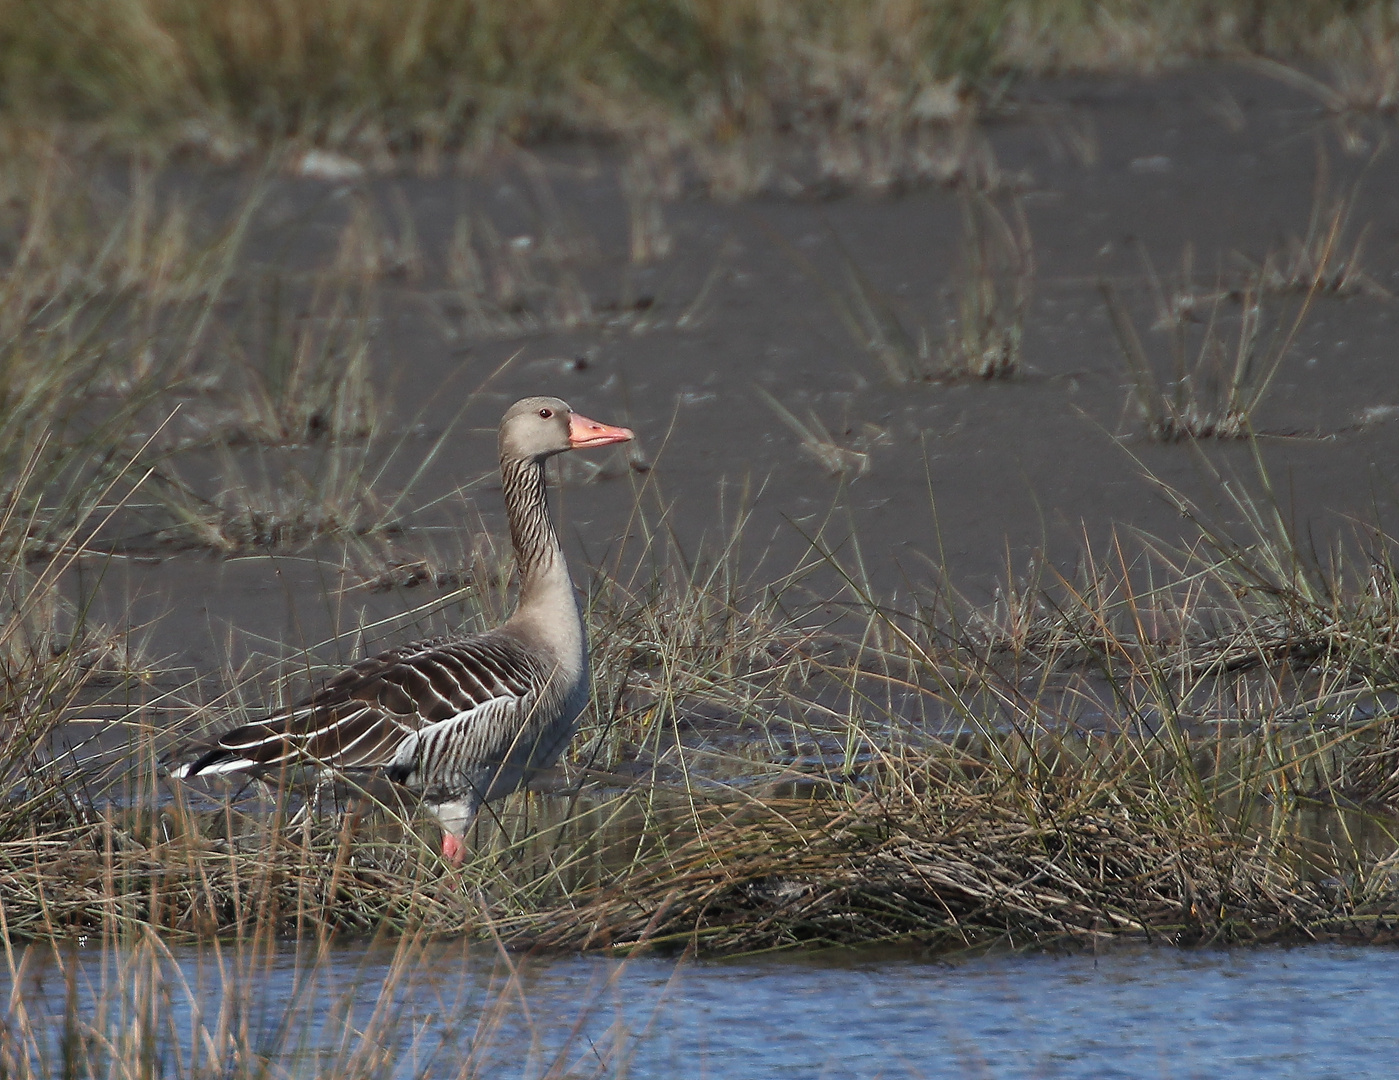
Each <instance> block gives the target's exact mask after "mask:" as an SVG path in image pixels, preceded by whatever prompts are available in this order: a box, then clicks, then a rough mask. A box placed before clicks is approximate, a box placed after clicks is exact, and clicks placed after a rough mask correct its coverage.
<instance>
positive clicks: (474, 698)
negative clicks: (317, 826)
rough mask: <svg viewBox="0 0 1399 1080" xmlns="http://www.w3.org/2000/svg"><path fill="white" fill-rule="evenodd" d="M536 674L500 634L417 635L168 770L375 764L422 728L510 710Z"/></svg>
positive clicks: (192, 772) (532, 686)
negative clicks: (442, 637)
mask: <svg viewBox="0 0 1399 1080" xmlns="http://www.w3.org/2000/svg"><path fill="white" fill-rule="evenodd" d="M539 675H540V673H539V670H538V665H537V664H535V663H534V662H533V658H532V657H531V656H530V655H529V653H528V652H527V651H526V650H525V649H524V648H523V647H522V646H521V645H519V644H518V643H516V642H515V641H514V640H513V639H512V638H510V637H508V636H506V635H503V634H500V633H499V632H491V633H487V634H481V635H478V636H475V637H470V638H461V639H456V640H452V639H447V640H434V641H421V642H415V643H413V644H411V645H406V646H403V647H401V648H397V649H391V650H389V651H388V652H383V653H379V654H378V655H376V656H371V657H368V658H366V659H364V660H361V661H359V662H358V663H356V664H354V665H353V666H352V667H349V668H346V669H345V670H344V671H342V672H340V673H339V674H338V675H336V676H335V677H334V678H333V679H331V680H330V681H329V682H328V683H326V685H325V686H324V687H322V688H321V689H320V690H318V691H316V693H314V694H312V695H311V696H310V697H308V698H306V699H305V700H303V701H299V702H297V703H296V704H295V705H292V706H290V707H289V708H287V709H284V710H281V711H279V712H275V713H272V714H271V715H270V716H267V717H264V718H263V719H261V720H257V721H255V722H253V723H251V724H244V725H242V726H241V727H236V728H233V729H231V730H229V731H226V732H224V734H223V735H221V736H220V737H219V740H218V742H217V743H216V744H215V745H214V746H212V747H211V748H209V749H208V750H206V751H205V752H204V753H203V754H201V755H200V756H199V757H198V758H196V759H195V760H194V761H192V762H191V763H190V764H188V765H187V766H185V767H184V768H183V769H180V770H177V771H176V774H175V775H177V776H182V777H190V776H196V775H198V774H199V773H209V772H233V771H237V770H266V769H272V768H277V767H280V766H283V765H290V764H298V765H316V766H321V765H324V766H330V767H333V768H338V769H373V768H382V767H385V766H388V765H390V764H392V763H393V762H394V760H395V755H396V754H397V753H398V751H399V750H400V748H401V747H402V746H403V743H404V741H405V740H407V739H409V738H410V737H412V736H413V735H414V734H415V733H416V732H417V731H419V730H420V729H423V728H429V727H437V726H438V725H443V724H445V723H448V722H452V724H453V726H455V724H456V723H465V724H467V725H468V726H470V721H471V718H472V717H473V716H475V715H477V714H478V713H479V714H483V715H485V716H491V717H494V716H498V715H500V714H501V713H502V711H505V712H513V711H514V708H513V707H514V706H517V705H518V703H519V702H521V701H523V700H525V699H526V698H527V697H531V696H534V695H533V694H532V693H531V692H532V691H534V690H537V687H538V685H539Z"/></svg>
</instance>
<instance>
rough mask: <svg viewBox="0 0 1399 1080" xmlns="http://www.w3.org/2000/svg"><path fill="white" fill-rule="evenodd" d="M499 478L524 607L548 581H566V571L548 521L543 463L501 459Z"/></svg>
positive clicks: (528, 460) (551, 523)
mask: <svg viewBox="0 0 1399 1080" xmlns="http://www.w3.org/2000/svg"><path fill="white" fill-rule="evenodd" d="M500 475H501V479H502V480H503V481H504V487H505V515H506V517H507V518H508V519H509V521H510V542H511V543H512V544H513V545H514V547H515V558H516V560H517V561H518V563H519V566H520V603H521V605H522V606H523V605H524V604H525V603H527V602H528V601H529V599H531V598H532V596H533V595H534V594H536V593H538V592H539V591H540V589H541V586H546V585H547V584H550V583H551V579H553V578H556V577H558V576H560V575H561V576H562V577H563V578H564V580H565V581H567V580H568V571H567V569H566V568H565V566H564V559H563V549H562V547H560V545H559V538H558V536H557V534H555V532H554V523H553V522H552V521H551V520H550V519H549V503H548V499H547V497H546V496H545V493H544V463H543V462H542V461H539V460H535V459H533V458H525V459H520V458H502V459H501V463H500ZM569 588H570V589H571V588H572V585H571V584H570V585H569Z"/></svg>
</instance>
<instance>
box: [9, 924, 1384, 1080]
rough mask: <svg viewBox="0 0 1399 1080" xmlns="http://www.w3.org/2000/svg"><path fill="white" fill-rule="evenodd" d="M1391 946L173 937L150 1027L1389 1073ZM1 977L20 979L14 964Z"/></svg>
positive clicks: (279, 1039)
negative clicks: (277, 944) (714, 949)
mask: <svg viewBox="0 0 1399 1080" xmlns="http://www.w3.org/2000/svg"><path fill="white" fill-rule="evenodd" d="M73 958H74V959H76V960H77V962H78V969H79V971H80V974H79V976H78V979H77V981H76V982H77V986H78V992H77V995H76V1001H77V1002H78V1004H77V1006H76V1008H77V1009H78V1010H79V1011H80V1012H81V1013H82V1014H83V1015H84V1016H85V1017H86V1018H88V1019H89V1020H90V1019H91V1018H92V1017H93V1015H94V1013H93V1010H94V1009H95V1008H96V1002H97V1001H98V999H99V997H100V998H101V999H102V1000H103V1001H104V1003H105V1006H106V1008H107V1010H108V1017H109V1019H108V1020H107V1021H106V1023H105V1025H102V1026H103V1027H104V1030H106V1031H107V1032H109V1033H110V1034H112V1035H116V1034H117V1033H118V1032H120V1031H122V1030H124V1029H125V1027H126V1025H127V1024H128V1023H130V1022H131V1021H130V1020H127V1019H123V1018H122V1013H121V1010H120V1003H121V1002H122V1000H123V993H122V992H121V991H116V990H114V989H113V985H114V983H115V982H117V981H119V980H120V979H122V978H126V979H128V980H130V979H132V978H133V971H132V969H127V970H126V971H125V972H124V973H119V968H118V965H119V963H120V962H121V960H122V959H123V958H122V957H119V956H116V955H111V954H109V955H108V956H107V957H106V958H105V959H106V962H107V964H108V969H107V972H106V975H105V978H106V980H107V981H106V982H105V984H104V982H103V978H104V975H103V972H102V966H103V964H102V961H103V959H104V958H103V957H102V956H101V955H100V954H98V953H97V951H96V950H93V951H90V952H78V953H76V954H73ZM1394 959H1395V958H1394V955H1393V953H1392V951H1390V950H1388V949H1350V948H1343V947H1328V946H1311V947H1305V948H1295V949H1271V948H1261V949H1252V950H1246V951H1216V950H1200V951H1192V952H1178V951H1169V950H1157V949H1150V948H1142V949H1127V950H1116V951H1113V952H1109V953H1106V954H1104V955H1100V956H1097V957H1094V956H1091V955H1073V956H1057V957H1056V956H1043V955H1041V956H1018V955H1007V956H993V957H984V958H979V959H973V960H967V961H961V962H953V963H929V962H925V961H919V960H913V959H897V958H889V957H885V958H882V959H880V958H866V957H861V956H860V955H858V954H856V955H853V956H846V957H843V958H838V957H837V958H833V957H831V956H829V955H827V956H821V957H813V958H806V959H802V960H799V961H797V962H793V961H792V960H791V959H790V958H786V959H781V960H777V959H774V960H771V961H736V962H728V963H705V964H693V963H685V964H681V965H679V966H677V965H676V964H675V962H673V961H669V960H661V959H647V958H642V959H637V960H633V961H630V962H627V963H625V964H621V963H617V962H612V961H606V960H600V959H582V958H575V959H560V960H550V961H531V960H522V961H519V962H518V963H517V964H516V965H515V966H514V967H512V968H507V967H505V966H502V965H501V964H500V963H499V962H497V961H494V960H493V958H492V957H491V955H490V953H489V951H488V950H476V951H472V952H469V953H468V952H464V951H463V949H462V947H461V946H444V947H442V948H441V949H440V950H437V951H435V952H434V953H430V954H429V955H427V956H425V957H422V958H419V959H418V960H417V962H416V963H415V964H414V965H413V967H412V971H411V973H410V974H409V975H407V976H405V977H404V978H403V979H401V980H398V981H396V982H394V981H391V980H390V981H386V969H387V966H388V964H389V954H388V952H386V951H383V950H377V949H374V948H368V949H366V948H364V947H345V948H340V949H337V950H334V951H333V952H332V953H331V955H330V957H329V959H328V960H326V961H323V962H322V963H321V964H320V965H319V966H317V965H315V964H312V963H310V962H309V960H308V957H307V955H306V954H297V953H295V952H292V951H286V952H283V953H280V954H278V955H276V956H275V957H273V958H272V959H271V960H270V961H267V962H266V963H264V964H261V965H259V967H258V968H257V970H258V972H259V974H258V975H257V976H256V977H253V978H251V979H249V978H241V979H240V978H233V979H229V980H228V981H224V978H223V977H222V976H220V975H219V974H218V972H217V969H216V965H215V964H214V963H213V961H212V957H211V956H209V955H208V954H206V955H204V956H203V958H202V960H201V958H200V957H198V956H196V955H194V954H191V953H177V954H176V955H175V957H174V958H173V959H172V960H170V961H167V962H166V968H165V969H164V987H165V992H166V993H168V994H170V995H171V996H170V998H169V999H168V1000H169V1002H170V1003H169V1004H167V1005H166V1006H165V1009H166V1010H168V1015H169V1016H170V1018H171V1019H173V1020H174V1023H173V1026H170V1027H168V1028H161V1029H159V1030H158V1031H157V1034H156V1035H155V1041H156V1044H157V1045H158V1046H159V1051H158V1053H159V1054H160V1055H161V1056H163V1057H164V1058H165V1059H166V1060H167V1061H173V1054H174V1045H173V1042H170V1041H169V1040H171V1039H172V1038H175V1037H177V1038H178V1039H179V1040H180V1041H181V1042H182V1043H183V1044H184V1050H183V1052H184V1053H185V1054H188V1035H187V1034H186V1033H188V1032H189V1030H190V1020H191V1013H192V1010H191V1001H192V1000H193V1001H197V1003H198V1006H199V1009H200V1010H202V1014H203V1023H205V1024H207V1025H208V1026H209V1027H210V1028H211V1029H212V1028H213V1027H214V1026H215V1018H216V1015H217V1010H218V1008H219V1005H220V1003H221V1001H222V1000H223V995H224V993H225V992H227V993H231V994H237V995H240V997H239V1000H240V1002H242V1004H243V1007H244V1009H245V1011H244V1012H243V1014H242V1019H244V1020H245V1021H246V1022H247V1024H248V1030H249V1032H250V1041H251V1042H252V1043H253V1045H255V1046H256V1047H258V1049H259V1052H260V1053H262V1054H266V1055H267V1056H268V1058H270V1061H269V1064H270V1065H271V1067H272V1069H273V1071H280V1070H281V1069H282V1068H284V1067H285V1068H288V1069H290V1071H291V1072H293V1073H295V1072H297V1071H298V1063H297V1062H298V1058H299V1059H300V1066H299V1067H300V1068H301V1069H307V1067H308V1065H309V1062H308V1061H307V1059H308V1058H311V1057H313V1056H315V1057H317V1058H319V1063H320V1065H321V1067H322V1069H323V1070H325V1069H329V1070H330V1071H331V1072H333V1071H334V1066H333V1063H335V1062H337V1061H338V1062H342V1063H343V1062H347V1061H348V1060H349V1056H348V1050H347V1049H346V1048H347V1047H351V1046H353V1045H354V1044H355V1039H353V1038H351V1039H349V1040H348V1041H346V1042H345V1043H343V1044H342V1042H341V1038H342V1033H343V1031H344V1025H345V1020H346V1018H350V1019H351V1021H352V1024H353V1025H354V1026H356V1027H358V1028H360V1029H361V1030H371V1031H374V1032H375V1039H376V1041H377V1042H378V1044H379V1046H380V1047H381V1048H382V1055H383V1056H382V1058H381V1061H382V1062H383V1063H384V1064H383V1067H382V1068H381V1069H380V1070H379V1071H378V1072H377V1075H385V1076H404V1077H408V1076H422V1077H439V1076H441V1077H453V1076H488V1077H539V1076H545V1075H568V1076H599V1077H607V1076H623V1075H625V1076H630V1077H647V1078H651V1077H654V1078H670V1077H681V1076H685V1077H691V1076H693V1077H700V1076H706V1077H733V1078H735V1080H768V1078H773V1080H777V1078H788V1077H790V1078H797V1077H801V1078H807V1077H830V1078H844V1077H876V1076H880V1077H891V1078H892V1077H964V1076H965V1077H1083V1078H1090V1077H1091V1078H1102V1077H1123V1078H1132V1080H1139V1078H1145V1077H1202V1078H1203V1077H1208V1078H1226V1077H1227V1078H1234V1077H1238V1078H1255V1077H1260V1076H1268V1077H1277V1078H1285V1077H1298V1078H1303V1077H1305V1078H1307V1080H1318V1078H1323V1077H1335V1078H1345V1080H1360V1078H1366V1077H1375V1078H1379V1077H1389V1076H1392V1075H1393V1071H1394V1062H1395V1061H1396V1060H1399V1035H1397V1034H1396V1033H1395V1031H1394V1029H1393V1025H1392V1024H1388V1023H1386V1022H1385V1018H1387V1017H1391V1016H1393V1015H1394V1013H1395V1010H1396V1009H1399V983H1396V980H1395V979H1394V977H1393V968H1394ZM225 962H228V963H232V961H231V958H228V957H226V958H225ZM232 966H233V967H234V968H235V969H236V966H237V965H236V963H233V964H232ZM176 968H178V971H176ZM177 976H178V977H177ZM390 984H392V986H393V989H392V990H391V991H387V992H386V991H385V987H386V985H390ZM104 985H105V986H106V988H107V989H106V990H105V991H104V990H103V989H102V987H103V986H104ZM124 985H125V986H126V993H127V994H135V992H136V991H135V989H134V987H135V983H134V982H133V981H128V982H127V983H125V984H124ZM0 988H3V990H4V991H5V993H6V996H7V997H8V994H9V986H8V985H7V984H6V983H5V980H3V979H0ZM64 995H65V981H64V979H63V978H62V977H61V976H60V975H59V974H58V972H57V971H56V970H55V968H54V966H53V965H52V964H51V963H47V964H46V963H43V962H35V963H34V964H32V965H31V967H30V969H29V972H28V974H27V975H26V977H25V992H24V994H23V1003H24V1006H25V1008H26V1009H27V1010H28V1011H29V1015H30V1017H31V1019H34V1018H40V1019H41V1024H40V1026H41V1029H42V1027H43V1024H44V1023H48V1024H50V1025H51V1026H50V1028H49V1030H50V1031H51V1032H52V1034H53V1037H54V1039H55V1040H56V1039H57V1037H58V1034H59V1031H60V1030H61V1027H60V1024H59V1019H60V1018H61V1017H62V1016H63V1015H64V1012H65V1009H66V1008H68V1007H67V1006H65V997H64ZM376 1008H377V1009H378V1010H379V1018H378V1020H377V1021H376V1020H375V1019H373V1016H374V1013H375V1010H376ZM386 1015H387V1016H391V1017H392V1018H393V1019H392V1022H390V1023H389V1024H388V1025H387V1026H384V1017H385V1016H386ZM289 1017H290V1018H291V1021H290V1023H289V1024H288V1030H286V1031H282V1030H280V1029H281V1028H282V1025H283V1024H284V1023H285V1022H287V1020H288V1018H289ZM376 1024H378V1025H379V1026H378V1027H377V1028H376V1027H375V1025H376ZM172 1032H178V1033H180V1034H179V1035H178V1036H172V1035H171V1033H172ZM337 1048H339V1049H337ZM337 1055H338V1056H337ZM186 1060H187V1059H186ZM362 1067H363V1065H362ZM551 1070H552V1071H551Z"/></svg>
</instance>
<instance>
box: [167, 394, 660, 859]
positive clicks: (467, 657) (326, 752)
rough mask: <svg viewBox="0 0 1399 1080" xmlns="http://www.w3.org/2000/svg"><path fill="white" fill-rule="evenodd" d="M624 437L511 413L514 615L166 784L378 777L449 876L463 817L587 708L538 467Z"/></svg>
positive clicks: (567, 418)
mask: <svg viewBox="0 0 1399 1080" xmlns="http://www.w3.org/2000/svg"><path fill="white" fill-rule="evenodd" d="M632 437H633V436H632V433H631V431H629V430H628V429H627V428H621V427H612V426H610V425H608V424H600V423H598V422H597V421H596V420H589V419H588V418H587V417H584V416H580V415H579V414H578V413H576V412H574V411H573V410H572V409H570V408H569V407H568V405H567V404H566V403H564V402H562V401H560V400H559V399H558V398H552V397H532V398H525V399H524V400H523V401H517V402H516V403H515V404H514V405H512V406H511V407H510V409H509V410H508V411H507V412H506V414H505V417H504V418H503V419H502V420H501V422H500V475H501V479H502V481H503V482H504V491H505V510H506V515H507V517H508V518H509V521H510V539H511V542H512V544H513V545H514V549H515V558H516V560H517V562H518V565H519V571H520V594H519V601H518V603H517V605H516V607H515V612H514V614H513V615H511V616H510V618H509V619H507V620H506V621H505V622H504V623H503V624H502V625H500V626H498V627H496V628H495V629H494V630H488V631H487V632H485V633H483V634H471V635H468V636H464V637H451V638H442V639H436V640H431V641H419V642H415V643H413V644H411V645H404V646H402V647H400V648H397V649H390V650H389V651H388V652H383V653H379V654H378V655H377V656H371V657H369V658H367V659H364V660H361V661H359V662H358V663H356V664H354V665H353V666H352V667H349V668H347V669H345V670H344V671H342V672H340V673H339V674H338V675H336V676H335V677H334V678H332V679H331V680H330V681H329V682H328V683H326V685H325V686H324V687H322V688H321V689H320V690H318V691H317V692H316V693H314V694H312V695H311V696H310V697H309V698H307V699H305V700H304V701H301V702H298V703H297V704H295V705H292V706H291V707H289V708H287V709H284V710H281V711H279V712H275V713H273V714H271V715H270V716H267V717H265V718H263V719H262V720H258V721H256V722H254V723H251V724H244V725H242V726H241V727H236V728H233V729H232V730H230V731H226V732H224V734H223V735H222V736H221V737H220V738H219V740H218V742H217V743H216V744H214V745H213V746H212V747H211V748H209V749H207V750H206V751H205V752H204V753H202V754H201V755H200V756H199V757H197V758H195V760H193V761H192V762H190V763H189V764H187V765H184V766H182V767H180V768H178V769H175V770H172V774H173V775H175V776H177V777H192V776H197V775H199V774H200V773H226V772H234V771H239V770H243V771H249V772H263V773H265V772H267V771H268V770H271V769H277V768H280V767H286V766H291V765H309V766H312V767H327V768H333V769H341V770H357V771H360V770H377V771H380V772H382V773H383V774H384V775H386V776H387V777H388V778H389V779H391V780H394V781H396V782H398V783H400V784H403V785H405V786H407V787H409V788H411V789H414V790H417V791H420V792H421V793H422V795H423V799H424V801H425V803H426V804H427V806H428V808H429V809H430V810H431V812H432V814H433V816H435V817H436V818H437V821H438V823H439V824H440V825H441V826H442V854H443V856H444V857H445V858H446V859H447V860H448V861H449V862H451V863H453V864H460V863H461V861H462V859H463V858H465V855H466V846H465V839H464V838H465V835H466V832H467V829H468V828H469V827H470V825H471V821H472V819H473V818H474V817H475V816H476V812H477V811H478V810H479V809H480V808H481V806H482V805H483V804H484V803H487V802H489V801H490V800H492V799H497V798H500V797H501V796H504V795H508V794H509V793H510V792H512V791H515V790H516V789H518V788H519V787H520V786H521V785H522V784H524V782H525V781H526V780H527V779H528V778H529V776H530V775H531V774H532V773H533V772H535V771H537V770H539V769H542V768H547V767H548V766H549V765H551V764H552V763H553V762H554V761H555V760H556V759H557V758H558V756H559V754H560V753H562V751H563V748H564V747H565V746H566V745H567V744H568V741H569V739H571V738H572V737H573V729H574V724H575V723H576V722H577V720H578V716H579V714H580V713H581V712H582V711H583V707H584V706H585V705H586V704H587V701H588V642H587V636H586V634H585V632H584V628H583V617H582V614H581V612H580V611H579V608H578V600H577V597H576V596H575V595H574V591H573V581H572V579H571V578H570V577H569V574H568V567H567V566H566V565H565V564H564V555H563V549H562V548H561V547H560V546H559V540H558V537H557V535H556V534H555V533H554V525H553V522H552V521H551V520H550V517H549V507H548V503H547V501H546V499H545V494H544V462H545V460H546V459H547V458H549V457H551V456H553V455H554V454H559V453H562V452H563V451H565V450H576V449H580V448H583V447H590V446H606V445H608V444H610V443H619V442H626V441H627V440H629V439H631V438H632Z"/></svg>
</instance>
